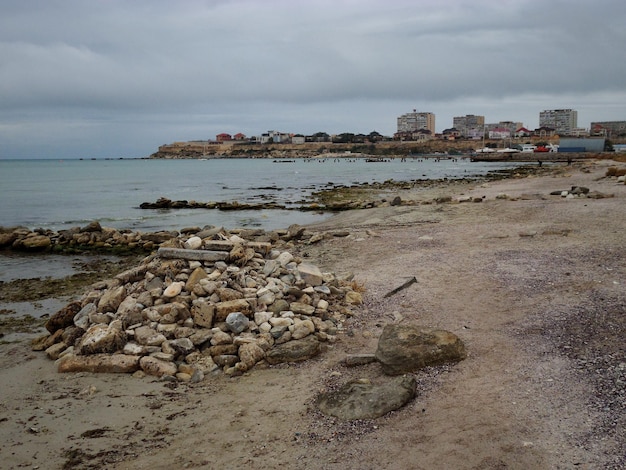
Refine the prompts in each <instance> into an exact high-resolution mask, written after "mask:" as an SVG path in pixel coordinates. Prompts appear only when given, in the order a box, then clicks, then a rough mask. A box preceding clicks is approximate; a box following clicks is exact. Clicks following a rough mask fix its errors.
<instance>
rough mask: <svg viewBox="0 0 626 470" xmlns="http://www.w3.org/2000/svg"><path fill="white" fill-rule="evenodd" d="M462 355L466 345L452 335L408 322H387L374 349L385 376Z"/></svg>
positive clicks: (456, 360)
mask: <svg viewBox="0 0 626 470" xmlns="http://www.w3.org/2000/svg"><path fill="white" fill-rule="evenodd" d="M465 357H466V353H465V345H464V344H463V342H462V341H461V340H460V339H459V338H458V337H457V336H456V335H455V334H453V333H450V332H449V331H445V330H438V329H430V328H425V327H422V326H419V325H411V324H408V325H405V324H400V325H386V326H385V327H384V328H383V332H382V334H381V335H380V338H379V339H378V348H377V349H376V359H377V360H378V362H380V363H381V365H382V369H383V372H385V373H386V374H388V375H400V374H405V373H409V372H414V371H416V370H418V369H422V368H424V367H428V366H435V365H440V364H445V363H448V362H458V361H460V360H462V359H465Z"/></svg>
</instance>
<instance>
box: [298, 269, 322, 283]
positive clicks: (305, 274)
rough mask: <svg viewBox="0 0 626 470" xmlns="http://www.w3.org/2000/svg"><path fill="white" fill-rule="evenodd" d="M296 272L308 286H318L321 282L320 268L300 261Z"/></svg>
mask: <svg viewBox="0 0 626 470" xmlns="http://www.w3.org/2000/svg"><path fill="white" fill-rule="evenodd" d="M298 272H299V273H300V277H301V278H302V280H303V281H304V282H306V283H307V284H309V285H310V286H319V285H320V284H322V282H323V275H322V271H320V268H318V267H317V266H315V265H312V264H309V263H300V264H299V265H298Z"/></svg>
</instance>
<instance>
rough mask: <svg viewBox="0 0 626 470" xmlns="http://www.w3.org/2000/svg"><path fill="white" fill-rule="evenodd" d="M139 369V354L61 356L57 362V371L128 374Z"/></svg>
mask: <svg viewBox="0 0 626 470" xmlns="http://www.w3.org/2000/svg"><path fill="white" fill-rule="evenodd" d="M138 369H139V356H128V355H126V354H95V355H93V356H74V355H71V354H70V355H66V356H63V357H62V358H61V359H59V360H58V362H57V370H58V371H59V372H95V373H122V374H128V373H132V372H135V371H136V370H138Z"/></svg>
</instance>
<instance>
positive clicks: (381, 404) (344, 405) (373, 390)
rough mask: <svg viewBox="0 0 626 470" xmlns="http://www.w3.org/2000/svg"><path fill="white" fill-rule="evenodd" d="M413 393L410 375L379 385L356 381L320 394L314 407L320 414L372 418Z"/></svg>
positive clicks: (403, 400) (379, 415) (394, 406)
mask: <svg viewBox="0 0 626 470" xmlns="http://www.w3.org/2000/svg"><path fill="white" fill-rule="evenodd" d="M414 396H415V377H413V376H403V377H395V378H393V379H389V381H388V382H385V383H383V384H380V385H375V384H372V383H368V382H362V381H358V380H357V381H352V382H348V383H347V384H345V385H343V386H342V387H340V388H339V389H338V390H336V391H332V392H327V393H323V394H321V395H320V396H319V397H318V399H317V406H318V408H319V409H320V411H321V412H322V413H324V414H326V415H329V416H334V417H336V418H339V419H344V420H355V419H374V418H379V417H381V416H383V415H385V414H387V413H389V412H390V411H393V410H397V409H398V408H401V407H402V406H404V405H405V404H406V403H408V402H409V401H410V400H411V399H413V397H414Z"/></svg>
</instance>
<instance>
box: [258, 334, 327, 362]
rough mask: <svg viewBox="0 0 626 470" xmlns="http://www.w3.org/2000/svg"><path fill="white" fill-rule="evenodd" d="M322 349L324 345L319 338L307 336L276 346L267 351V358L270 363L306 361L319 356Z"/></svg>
mask: <svg viewBox="0 0 626 470" xmlns="http://www.w3.org/2000/svg"><path fill="white" fill-rule="evenodd" d="M321 351H322V346H321V344H320V342H319V341H318V340H317V338H316V337H315V336H307V337H306V338H302V339H297V340H293V341H289V342H286V343H283V344H279V345H277V346H274V347H273V348H272V349H270V350H269V351H267V352H266V353H265V360H266V361H267V362H268V363H270V364H280V363H282V362H298V361H306V360H307V359H310V358H312V357H314V356H317V355H318V354H319V353H320V352H321Z"/></svg>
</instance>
